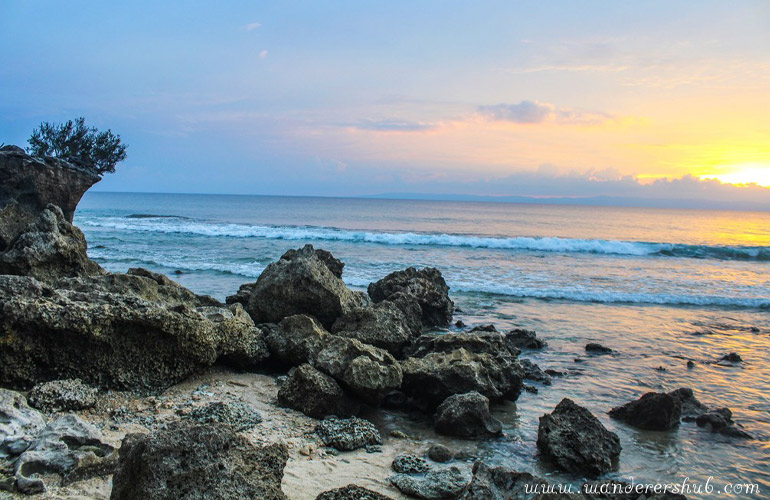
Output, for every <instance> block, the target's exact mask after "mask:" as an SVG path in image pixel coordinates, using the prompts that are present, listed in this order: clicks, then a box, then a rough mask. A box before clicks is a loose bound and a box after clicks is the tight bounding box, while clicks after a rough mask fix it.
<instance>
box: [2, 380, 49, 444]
mask: <svg viewBox="0 0 770 500" xmlns="http://www.w3.org/2000/svg"><path fill="white" fill-rule="evenodd" d="M45 425H46V419H45V417H44V416H43V414H42V413H40V412H39V411H37V410H35V409H33V408H30V407H29V406H28V405H27V399H26V398H25V397H24V395H23V394H21V393H18V392H15V391H9V390H7V389H0V459H4V458H8V457H15V456H17V455H20V454H21V453H23V452H24V451H25V450H26V449H27V448H28V447H29V445H30V444H31V443H32V441H33V439H34V438H35V436H37V434H38V433H39V432H40V431H41V430H43V428H44V427H45Z"/></svg>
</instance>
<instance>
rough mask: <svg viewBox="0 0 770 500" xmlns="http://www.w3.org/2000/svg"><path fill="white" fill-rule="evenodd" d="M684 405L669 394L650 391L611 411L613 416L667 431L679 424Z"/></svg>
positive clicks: (636, 425)
mask: <svg viewBox="0 0 770 500" xmlns="http://www.w3.org/2000/svg"><path fill="white" fill-rule="evenodd" d="M681 413H682V405H681V403H680V401H679V399H677V398H674V397H672V396H671V395H669V394H664V393H659V392H648V393H646V394H644V395H643V396H642V397H641V398H639V399H637V400H636V401H631V402H630V403H626V404H624V405H623V406H618V407H616V408H613V409H611V410H610V411H609V415H610V417H612V418H616V419H618V420H622V421H623V422H625V423H627V424H629V425H632V426H634V427H638V428H639V429H647V430H653V431H667V430H669V429H673V428H674V427H676V426H677V425H679V418H680V416H681Z"/></svg>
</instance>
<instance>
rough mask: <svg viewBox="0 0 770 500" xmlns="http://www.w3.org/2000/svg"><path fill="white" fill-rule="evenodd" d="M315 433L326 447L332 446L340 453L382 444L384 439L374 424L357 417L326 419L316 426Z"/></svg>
mask: <svg viewBox="0 0 770 500" xmlns="http://www.w3.org/2000/svg"><path fill="white" fill-rule="evenodd" d="M315 432H316V434H318V436H319V437H320V438H321V441H322V442H323V443H324V445H325V446H331V447H333V448H336V449H338V450H340V451H352V450H357V449H358V448H364V447H365V446H367V445H372V444H374V445H381V444H382V437H380V433H379V431H378V430H377V428H376V427H375V426H374V424H372V423H371V422H369V421H368V420H364V419H361V418H357V417H351V418H344V419H343V418H335V417H329V418H326V419H324V420H322V421H321V422H320V423H319V424H318V425H317V426H316V428H315Z"/></svg>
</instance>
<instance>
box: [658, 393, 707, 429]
mask: <svg viewBox="0 0 770 500" xmlns="http://www.w3.org/2000/svg"><path fill="white" fill-rule="evenodd" d="M668 395H669V396H671V397H672V398H674V399H675V400H677V401H678V402H679V406H680V407H681V419H682V420H684V421H685V422H693V421H694V420H695V419H696V418H698V416H699V415H702V414H704V413H706V412H707V411H708V407H707V406H706V405H704V404H703V403H701V402H700V401H698V399H697V398H696V397H695V394H694V393H693V390H692V389H690V388H688V387H681V388H679V389H676V390H675V391H671V392H669V393H668Z"/></svg>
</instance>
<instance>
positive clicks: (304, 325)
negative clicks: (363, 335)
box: [262, 314, 331, 367]
mask: <svg viewBox="0 0 770 500" xmlns="http://www.w3.org/2000/svg"><path fill="white" fill-rule="evenodd" d="M262 328H263V331H264V332H265V342H266V343H267V346H268V349H269V350H270V360H271V362H272V363H274V364H276V365H278V366H279V367H292V366H299V365H301V364H303V363H308V362H309V361H310V360H312V359H314V358H315V356H316V355H317V354H318V353H319V352H321V349H323V348H324V346H325V345H326V344H327V343H328V342H329V340H330V338H331V334H330V333H329V332H327V331H326V330H325V329H324V327H323V325H321V324H320V323H319V322H318V321H317V320H315V319H314V318H312V317H310V316H307V315H305V314H298V315H295V316H289V317H287V318H284V319H283V320H282V321H281V322H280V323H279V324H278V326H277V327H274V326H271V325H262Z"/></svg>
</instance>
